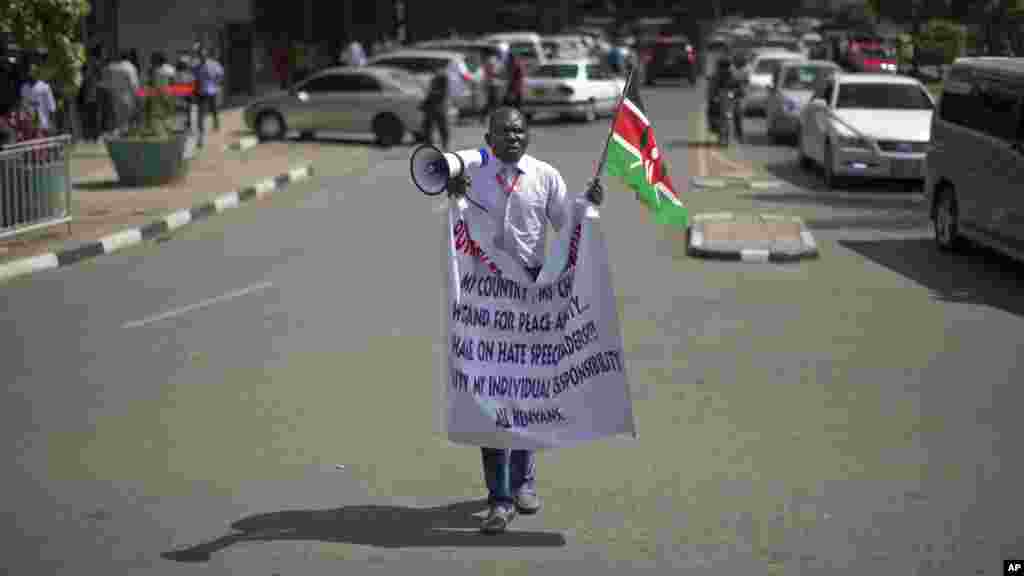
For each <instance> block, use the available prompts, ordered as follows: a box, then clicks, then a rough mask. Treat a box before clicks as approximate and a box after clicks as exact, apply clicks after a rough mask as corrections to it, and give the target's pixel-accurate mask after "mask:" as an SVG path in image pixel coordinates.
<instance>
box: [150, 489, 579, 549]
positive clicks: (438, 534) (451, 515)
mask: <svg viewBox="0 0 1024 576" xmlns="http://www.w3.org/2000/svg"><path fill="white" fill-rule="evenodd" d="M486 506H487V501H486V500H472V501H467V502H456V503H454V504H449V505H446V506H436V507H433V508H408V507H402V506H372V505H371V506H344V507H341V508H334V509H329V510H283V511H280V512H270V513H267V514H257V515H254V516H249V517H247V518H243V519H241V520H238V521H237V522H234V523H232V524H231V528H232V532H231V533H229V534H227V535H225V536H222V537H220V538H217V539H216V540H212V541H209V542H203V543H201V544H197V545H195V546H190V547H188V548H183V549H179V550H174V551H170V552H164V553H162V554H161V555H160V556H161V557H162V558H164V559H166V560H173V561H176V562H208V561H209V560H210V559H211V557H212V555H213V554H214V553H216V552H219V551H221V550H224V549H226V548H229V547H231V546H233V545H235V544H239V543H243V542H274V541H299V540H302V541H320V542H344V543H349V544H359V545H363V546H376V547H380V548H409V547H424V546H429V547H454V546H461V547H494V546H498V547H560V546H565V544H566V541H565V537H564V536H562V535H561V534H559V533H556V532H525V531H509V532H506V533H504V534H481V533H480V532H479V527H480V521H479V519H477V518H476V517H474V516H473V514H475V513H477V512H480V511H482V510H484V509H485V508H486Z"/></svg>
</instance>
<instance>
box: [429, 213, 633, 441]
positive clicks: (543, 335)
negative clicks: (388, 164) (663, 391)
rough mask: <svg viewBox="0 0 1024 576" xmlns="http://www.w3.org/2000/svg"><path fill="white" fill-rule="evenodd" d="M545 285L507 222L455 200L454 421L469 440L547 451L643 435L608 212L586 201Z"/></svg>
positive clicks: (450, 424)
mask: <svg viewBox="0 0 1024 576" xmlns="http://www.w3.org/2000/svg"><path fill="white" fill-rule="evenodd" d="M576 208H577V210H576V217H575V218H574V219H573V221H572V223H571V224H570V225H567V226H565V227H564V228H563V230H562V231H561V233H560V234H559V235H558V238H557V239H555V242H554V244H553V246H552V250H551V256H550V257H549V258H548V260H547V262H546V263H545V265H544V268H543V269H542V271H541V274H540V276H539V277H538V279H537V281H536V282H534V281H533V280H532V279H531V278H529V277H528V275H527V274H526V272H525V271H524V270H523V269H522V266H521V265H520V264H519V263H518V262H516V261H515V260H514V259H513V258H512V257H511V256H510V255H508V254H506V253H505V252H503V251H501V250H498V249H497V248H496V247H495V246H494V244H495V240H494V239H495V238H496V237H497V234H498V232H499V231H500V227H499V225H498V223H496V222H495V221H494V220H493V218H492V217H491V216H490V215H489V214H487V213H485V212H483V211H481V210H480V209H479V208H477V207H474V206H471V205H469V204H468V203H467V202H466V201H465V200H462V201H460V202H452V203H450V206H449V210H448V222H447V224H448V227H447V231H446V233H445V239H446V244H447V246H446V250H445V252H446V254H447V255H448V258H447V260H448V275H447V283H448V289H447V296H448V298H447V302H446V306H447V308H448V309H447V350H446V356H447V363H446V367H447V373H446V374H445V377H444V378H443V379H442V380H443V385H444V388H445V391H446V394H445V406H446V422H445V425H446V428H447V433H448V439H449V440H450V441H452V442H455V443H458V444H469V445H474V446H485V447H489V448H512V449H528V450H543V449H547V448H558V447H564V446H569V445H572V444H576V443H579V442H584V441H588V440H595V439H598V438H603V437H608V436H614V435H619V434H629V435H632V436H633V437H636V428H635V425H634V421H633V407H632V403H631V400H630V394H629V382H628V379H627V377H626V365H625V358H624V353H623V345H622V335H621V332H620V329H619V318H618V308H617V306H616V299H615V292H614V289H613V287H612V284H611V274H610V271H609V269H608V253H607V249H606V246H605V243H604V237H603V236H602V234H601V228H600V220H599V218H600V214H599V212H598V211H597V209H596V208H594V207H593V206H590V205H589V204H584V203H578V204H576Z"/></svg>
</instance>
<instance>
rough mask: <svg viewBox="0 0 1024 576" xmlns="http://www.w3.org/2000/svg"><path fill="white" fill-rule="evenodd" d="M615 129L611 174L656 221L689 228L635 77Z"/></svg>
mask: <svg viewBox="0 0 1024 576" xmlns="http://www.w3.org/2000/svg"><path fill="white" fill-rule="evenodd" d="M612 130H613V131H612V138H611V141H610V142H609V143H608V157H607V160H606V161H605V162H606V163H605V166H606V170H607V172H608V174H609V175H612V176H618V177H620V178H622V180H623V181H624V182H625V183H626V185H627V186H629V187H630V188H632V189H633V191H634V192H636V196H637V198H638V199H639V200H640V201H641V202H643V203H644V204H646V205H647V208H648V209H649V210H650V211H651V215H652V216H654V220H655V221H656V222H659V223H661V224H672V225H675V226H679V227H680V228H684V229H685V228H686V227H687V226H688V225H689V214H688V211H687V209H686V207H685V206H683V203H682V202H680V200H679V196H678V195H677V194H676V191H675V188H674V187H673V186H672V180H671V179H669V177H668V165H667V163H666V162H665V159H664V158H663V157H662V156H661V151H660V150H658V143H657V141H655V139H654V127H653V126H651V123H650V121H649V120H648V119H647V115H646V114H645V113H644V104H643V101H641V100H640V91H639V90H638V89H637V86H636V83H635V82H633V79H632V75H630V79H629V81H628V83H627V86H626V97H625V98H624V99H623V100H622V104H621V105H620V106H619V110H618V112H617V113H616V114H615V120H614V123H613V124H612Z"/></svg>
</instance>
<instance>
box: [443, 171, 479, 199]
mask: <svg viewBox="0 0 1024 576" xmlns="http://www.w3.org/2000/svg"><path fill="white" fill-rule="evenodd" d="M472 186H473V180H472V179H471V178H470V177H469V174H465V173H463V174H461V175H459V176H456V177H455V178H452V179H451V180H448V197H449V198H462V197H464V196H465V195H466V193H467V192H469V189H470V188H471V187H472Z"/></svg>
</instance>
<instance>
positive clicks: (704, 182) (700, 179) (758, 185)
mask: <svg viewBox="0 0 1024 576" xmlns="http://www.w3.org/2000/svg"><path fill="white" fill-rule="evenodd" d="M690 184H692V185H693V186H695V187H697V188H712V189H715V190H722V189H725V188H746V189H748V190H765V189H771V188H781V187H783V186H784V185H785V182H783V181H781V180H751V179H749V178H735V177H733V178H730V177H722V178H714V177H705V176H693V177H691V178H690Z"/></svg>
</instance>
